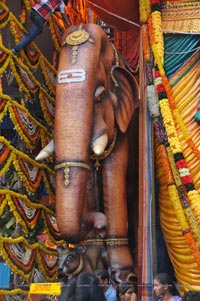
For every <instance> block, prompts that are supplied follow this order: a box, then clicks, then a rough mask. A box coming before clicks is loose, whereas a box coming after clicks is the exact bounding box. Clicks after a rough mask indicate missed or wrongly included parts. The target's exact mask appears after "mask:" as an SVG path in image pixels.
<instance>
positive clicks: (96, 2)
mask: <svg viewBox="0 0 200 301" xmlns="http://www.w3.org/2000/svg"><path fill="white" fill-rule="evenodd" d="M86 3H87V6H88V7H90V8H91V9H92V10H93V11H94V13H95V14H96V15H97V16H98V17H99V18H100V19H101V20H102V21H104V22H105V23H106V24H107V25H108V26H112V27H116V28H117V29H118V30H121V31H126V30H130V29H132V30H135V31H136V32H139V24H140V22H139V0H114V1H111V0H110V1H109V0H87V1H86Z"/></svg>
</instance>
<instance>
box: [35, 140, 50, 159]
mask: <svg viewBox="0 0 200 301" xmlns="http://www.w3.org/2000/svg"><path fill="white" fill-rule="evenodd" d="M54 151H55V146H54V140H53V139H52V140H51V141H50V142H49V143H48V144H47V145H46V146H45V147H44V148H43V149H42V150H41V151H40V152H39V154H38V155H37V156H36V158H35V160H36V161H41V160H44V159H46V158H48V157H50V156H51V155H52V154H53V153H54Z"/></svg>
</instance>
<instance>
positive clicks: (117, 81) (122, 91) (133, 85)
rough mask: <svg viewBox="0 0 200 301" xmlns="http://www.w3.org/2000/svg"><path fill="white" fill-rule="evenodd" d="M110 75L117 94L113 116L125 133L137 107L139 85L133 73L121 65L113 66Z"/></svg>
mask: <svg viewBox="0 0 200 301" xmlns="http://www.w3.org/2000/svg"><path fill="white" fill-rule="evenodd" d="M111 77H112V81H113V83H114V90H115V93H116V96H117V105H116V108H115V110H116V111H115V117H116V120H117V124H118V126H119V128H120V131H121V132H122V133H125V132H126V130H127V128H128V125H129V123H130V121H131V118H132V116H133V113H134V111H135V109H136V108H137V107H138V100H139V87H138V83H137V81H136V79H135V78H134V77H133V75H132V74H131V73H130V72H129V71H128V70H126V69H125V68H123V67H120V66H113V68H112V70H111Z"/></svg>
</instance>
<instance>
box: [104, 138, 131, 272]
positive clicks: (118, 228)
mask: <svg viewBox="0 0 200 301" xmlns="http://www.w3.org/2000/svg"><path fill="white" fill-rule="evenodd" d="M119 135H120V134H119ZM127 165H128V140H127V138H126V136H124V135H120V137H118V138H117V143H116V146H115V150H114V152H113V153H112V154H111V155H110V156H109V157H108V158H107V160H106V161H105V163H104V165H103V190H104V210H105V215H106V217H107V220H108V232H107V239H106V247H107V253H108V259H109V262H110V266H111V268H114V269H115V268H117V269H120V270H121V269H127V270H132V269H133V259H132V256H131V254H130V250H129V246H128V239H127V235H128V216H127V195H126V194H127V193H126V176H127V175H126V173H127Z"/></svg>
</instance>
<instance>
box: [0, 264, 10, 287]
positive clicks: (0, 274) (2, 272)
mask: <svg viewBox="0 0 200 301" xmlns="http://www.w3.org/2000/svg"><path fill="white" fill-rule="evenodd" d="M10 272H11V270H10V268H9V266H7V264H6V263H5V262H0V289H9V288H10Z"/></svg>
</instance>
